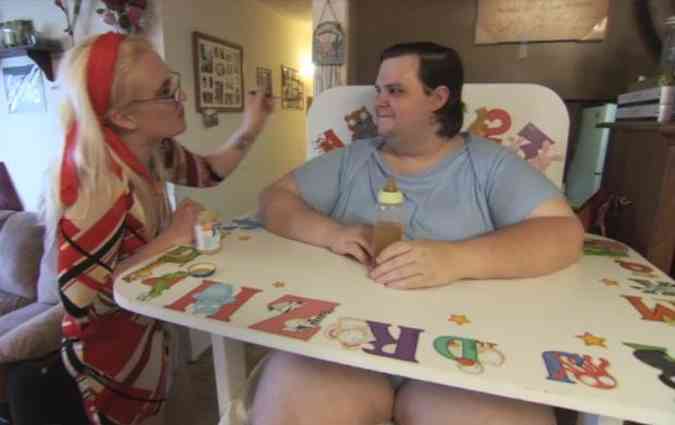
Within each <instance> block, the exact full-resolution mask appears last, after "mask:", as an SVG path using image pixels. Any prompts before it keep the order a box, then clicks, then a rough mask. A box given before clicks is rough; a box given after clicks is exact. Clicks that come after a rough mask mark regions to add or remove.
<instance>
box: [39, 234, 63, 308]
mask: <svg viewBox="0 0 675 425" xmlns="http://www.w3.org/2000/svg"><path fill="white" fill-rule="evenodd" d="M58 252H59V251H58V246H57V245H56V244H55V243H50V242H49V241H48V240H47V238H45V245H44V255H43V256H42V260H41V261H40V276H39V277H38V283H37V297H38V301H39V302H41V303H47V304H56V303H58V302H59V301H60V299H59V283H58V274H57V273H56V260H57V259H58Z"/></svg>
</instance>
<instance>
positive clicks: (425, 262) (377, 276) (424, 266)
mask: <svg viewBox="0 0 675 425" xmlns="http://www.w3.org/2000/svg"><path fill="white" fill-rule="evenodd" d="M452 249H453V244H452V243H450V242H445V241H443V242H438V241H426V240H425V241H401V242H395V243H393V244H391V245H389V246H388V247H386V248H385V249H384V250H383V251H382V252H381V253H380V255H379V256H378V257H377V258H376V259H375V267H374V268H373V270H372V271H371V272H370V274H369V276H370V278H371V279H373V280H374V281H375V282H377V283H379V284H382V285H385V286H388V287H390V288H397V289H415V288H427V287H431V286H440V285H446V284H449V283H451V282H453V281H455V280H457V279H459V278H460V277H461V276H460V275H459V273H457V269H456V266H458V265H457V264H453V263H449V262H448V259H449V253H450V252H451V250H452Z"/></svg>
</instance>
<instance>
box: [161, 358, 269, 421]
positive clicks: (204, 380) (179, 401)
mask: <svg viewBox="0 0 675 425" xmlns="http://www.w3.org/2000/svg"><path fill="white" fill-rule="evenodd" d="M266 353H267V350H266V349H264V348H262V347H258V346H253V345H248V346H247V349H246V366H247V369H248V371H249V372H250V371H251V370H252V369H253V367H254V366H255V365H256V363H257V362H258V361H259V360H260V359H261V358H262V357H263V356H264V355H265V354H266ZM186 369H187V373H185V374H183V375H181V376H179V377H177V382H175V383H176V384H177V390H176V394H175V399H174V401H173V402H171V403H169V405H168V406H167V414H166V417H165V425H185V424H190V425H216V424H217V423H218V419H219V415H218V400H217V398H216V383H215V381H214V374H213V355H212V354H211V350H210V349H209V350H208V351H206V352H205V353H204V354H202V355H201V356H200V357H199V358H198V359H197V361H196V362H193V363H190V364H189V365H188V366H187V368H186ZM186 406H190V407H189V408H186Z"/></svg>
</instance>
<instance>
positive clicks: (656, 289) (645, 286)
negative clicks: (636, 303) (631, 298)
mask: <svg viewBox="0 0 675 425" xmlns="http://www.w3.org/2000/svg"><path fill="white" fill-rule="evenodd" d="M630 280H632V281H633V282H635V283H637V284H638V285H640V286H631V288H633V289H637V290H640V291H642V293H644V294H649V295H661V296H664V297H675V284H673V283H671V282H663V281H660V282H652V281H651V280H646V279H635V278H631V279H630Z"/></svg>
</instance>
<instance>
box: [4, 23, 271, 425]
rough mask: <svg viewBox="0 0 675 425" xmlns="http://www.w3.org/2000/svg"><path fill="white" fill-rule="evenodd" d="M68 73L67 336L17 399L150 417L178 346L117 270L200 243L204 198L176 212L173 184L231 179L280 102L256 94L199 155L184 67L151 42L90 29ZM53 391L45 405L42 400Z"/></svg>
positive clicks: (89, 417)
mask: <svg viewBox="0 0 675 425" xmlns="http://www.w3.org/2000/svg"><path fill="white" fill-rule="evenodd" d="M60 75H61V76H62V78H63V82H62V86H63V88H64V89H65V95H66V96H65V108H64V118H65V119H64V121H65V128H66V129H67V130H66V134H65V144H64V149H63V155H62V158H61V161H60V164H59V167H58V169H57V173H56V174H57V175H56V176H55V182H54V183H55V184H54V186H53V194H52V199H51V203H50V206H51V208H50V210H49V214H48V216H49V217H50V223H49V225H50V227H49V228H50V230H51V231H52V236H53V237H55V238H56V241H57V243H58V250H59V252H58V273H59V276H58V281H59V292H60V297H61V301H62V302H63V305H64V310H65V312H66V314H65V317H64V320H63V335H64V343H63V348H62V352H61V357H60V359H59V361H58V362H57V364H56V365H55V366H53V367H52V368H51V369H50V370H48V371H47V373H46V376H47V378H45V379H47V382H46V383H45V382H39V383H35V382H29V380H27V379H20V378H21V377H22V376H29V375H30V371H29V372H26V370H25V369H24V370H22V369H21V367H18V368H15V371H14V379H10V381H11V382H12V385H13V387H12V388H11V393H12V394H11V396H10V398H11V400H10V404H11V407H10V408H11V411H12V416H13V417H14V423H15V425H23V424H29V423H30V424H32V425H36V424H43V423H45V424H46V423H53V422H56V421H60V422H59V423H69V424H77V423H87V422H89V423H92V424H139V423H143V422H144V421H145V420H146V419H148V418H150V417H152V416H154V415H156V414H157V413H158V412H159V410H160V408H161V407H162V404H163V401H164V400H165V397H166V394H167V391H168V387H169V385H170V382H169V376H168V375H169V374H168V370H169V358H170V357H169V353H168V349H169V344H168V341H167V339H166V335H165V331H164V329H163V327H162V324H161V323H160V322H158V321H156V320H153V319H149V318H146V317H142V316H139V315H137V314H133V313H130V312H127V311H125V310H122V309H121V308H120V307H119V306H118V305H117V304H116V303H115V301H114V299H113V293H112V282H113V279H114V276H116V275H118V274H120V273H122V272H123V271H124V270H126V269H128V268H129V267H130V266H132V265H133V264H135V263H137V262H139V261H141V260H143V259H145V258H147V257H149V256H151V255H154V254H157V253H160V252H161V251H163V250H165V249H167V248H169V247H170V246H172V245H174V244H177V243H190V242H191V241H192V229H193V226H194V224H195V221H196V217H197V215H198V213H199V210H200V209H201V207H200V206H199V205H197V204H196V203H193V202H190V201H188V202H184V203H182V204H181V205H180V206H179V207H178V208H177V209H176V211H175V212H173V214H172V213H171V212H170V209H169V205H168V203H167V197H166V193H165V182H167V181H170V182H173V183H176V184H181V185H188V186H199V187H207V186H213V185H216V184H218V183H219V182H220V181H222V179H224V178H225V177H227V176H228V175H229V174H230V173H231V172H232V171H233V170H234V169H235V168H236V166H237V165H238V164H239V162H240V161H241V160H242V158H243V157H244V156H245V155H246V153H247V151H248V150H249V148H250V147H251V145H252V144H253V143H254V141H255V140H256V138H257V136H258V134H259V133H260V132H261V130H262V129H263V127H264V125H265V121H266V119H267V117H268V115H269V113H270V111H271V109H272V108H271V100H270V99H267V98H265V97H264V95H263V94H262V93H261V92H258V93H256V92H251V93H249V94H248V96H247V99H246V103H247V106H246V110H245V112H244V118H243V122H242V125H241V127H240V128H239V129H238V130H237V131H236V132H235V133H234V135H232V136H231V138H230V139H229V140H228V141H227V142H226V143H225V144H224V145H223V146H222V147H221V148H220V149H218V150H217V151H216V152H215V153H213V154H210V155H206V156H198V155H195V154H193V153H190V152H189V151H187V150H186V149H185V148H183V147H182V146H181V145H180V144H179V143H177V142H176V141H175V140H174V139H173V137H174V136H176V135H178V134H180V133H182V132H183V131H185V118H184V110H183V101H184V94H183V92H182V91H181V88H180V76H179V75H178V74H175V73H172V72H171V71H170V70H169V68H168V67H167V65H166V64H165V63H164V62H163V61H162V59H161V58H160V57H159V55H158V54H157V53H156V52H155V51H154V50H153V49H152V47H151V46H150V44H149V43H148V42H147V41H146V40H144V39H141V38H133V37H125V36H122V35H119V34H114V33H107V34H103V35H100V36H97V37H94V38H92V39H89V40H87V41H85V42H83V43H82V44H80V45H78V46H76V47H74V48H73V49H72V50H71V51H70V52H69V54H68V56H67V58H66V59H65V61H64V65H63V67H62V70H61V73H60ZM17 369H18V370H17ZM50 376H53V378H49V377H50ZM42 381H44V379H42ZM44 385H46V389H45V388H42V386H44ZM47 391H48V394H49V397H48V400H47V399H45V403H44V404H43V405H42V406H41V409H35V405H34V404H33V405H31V404H30V403H31V400H35V397H36V394H37V392H42V393H43V394H44V393H46V392H47ZM72 394H75V396H74V397H73V396H72ZM26 397H28V398H26ZM73 399H75V400H73ZM49 406H52V407H54V409H53V410H55V411H58V412H60V414H61V417H60V418H59V417H56V418H55V417H54V412H50V408H49ZM66 413H67V414H68V415H70V416H65V419H64V416H63V414H66ZM85 415H86V418H85Z"/></svg>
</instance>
